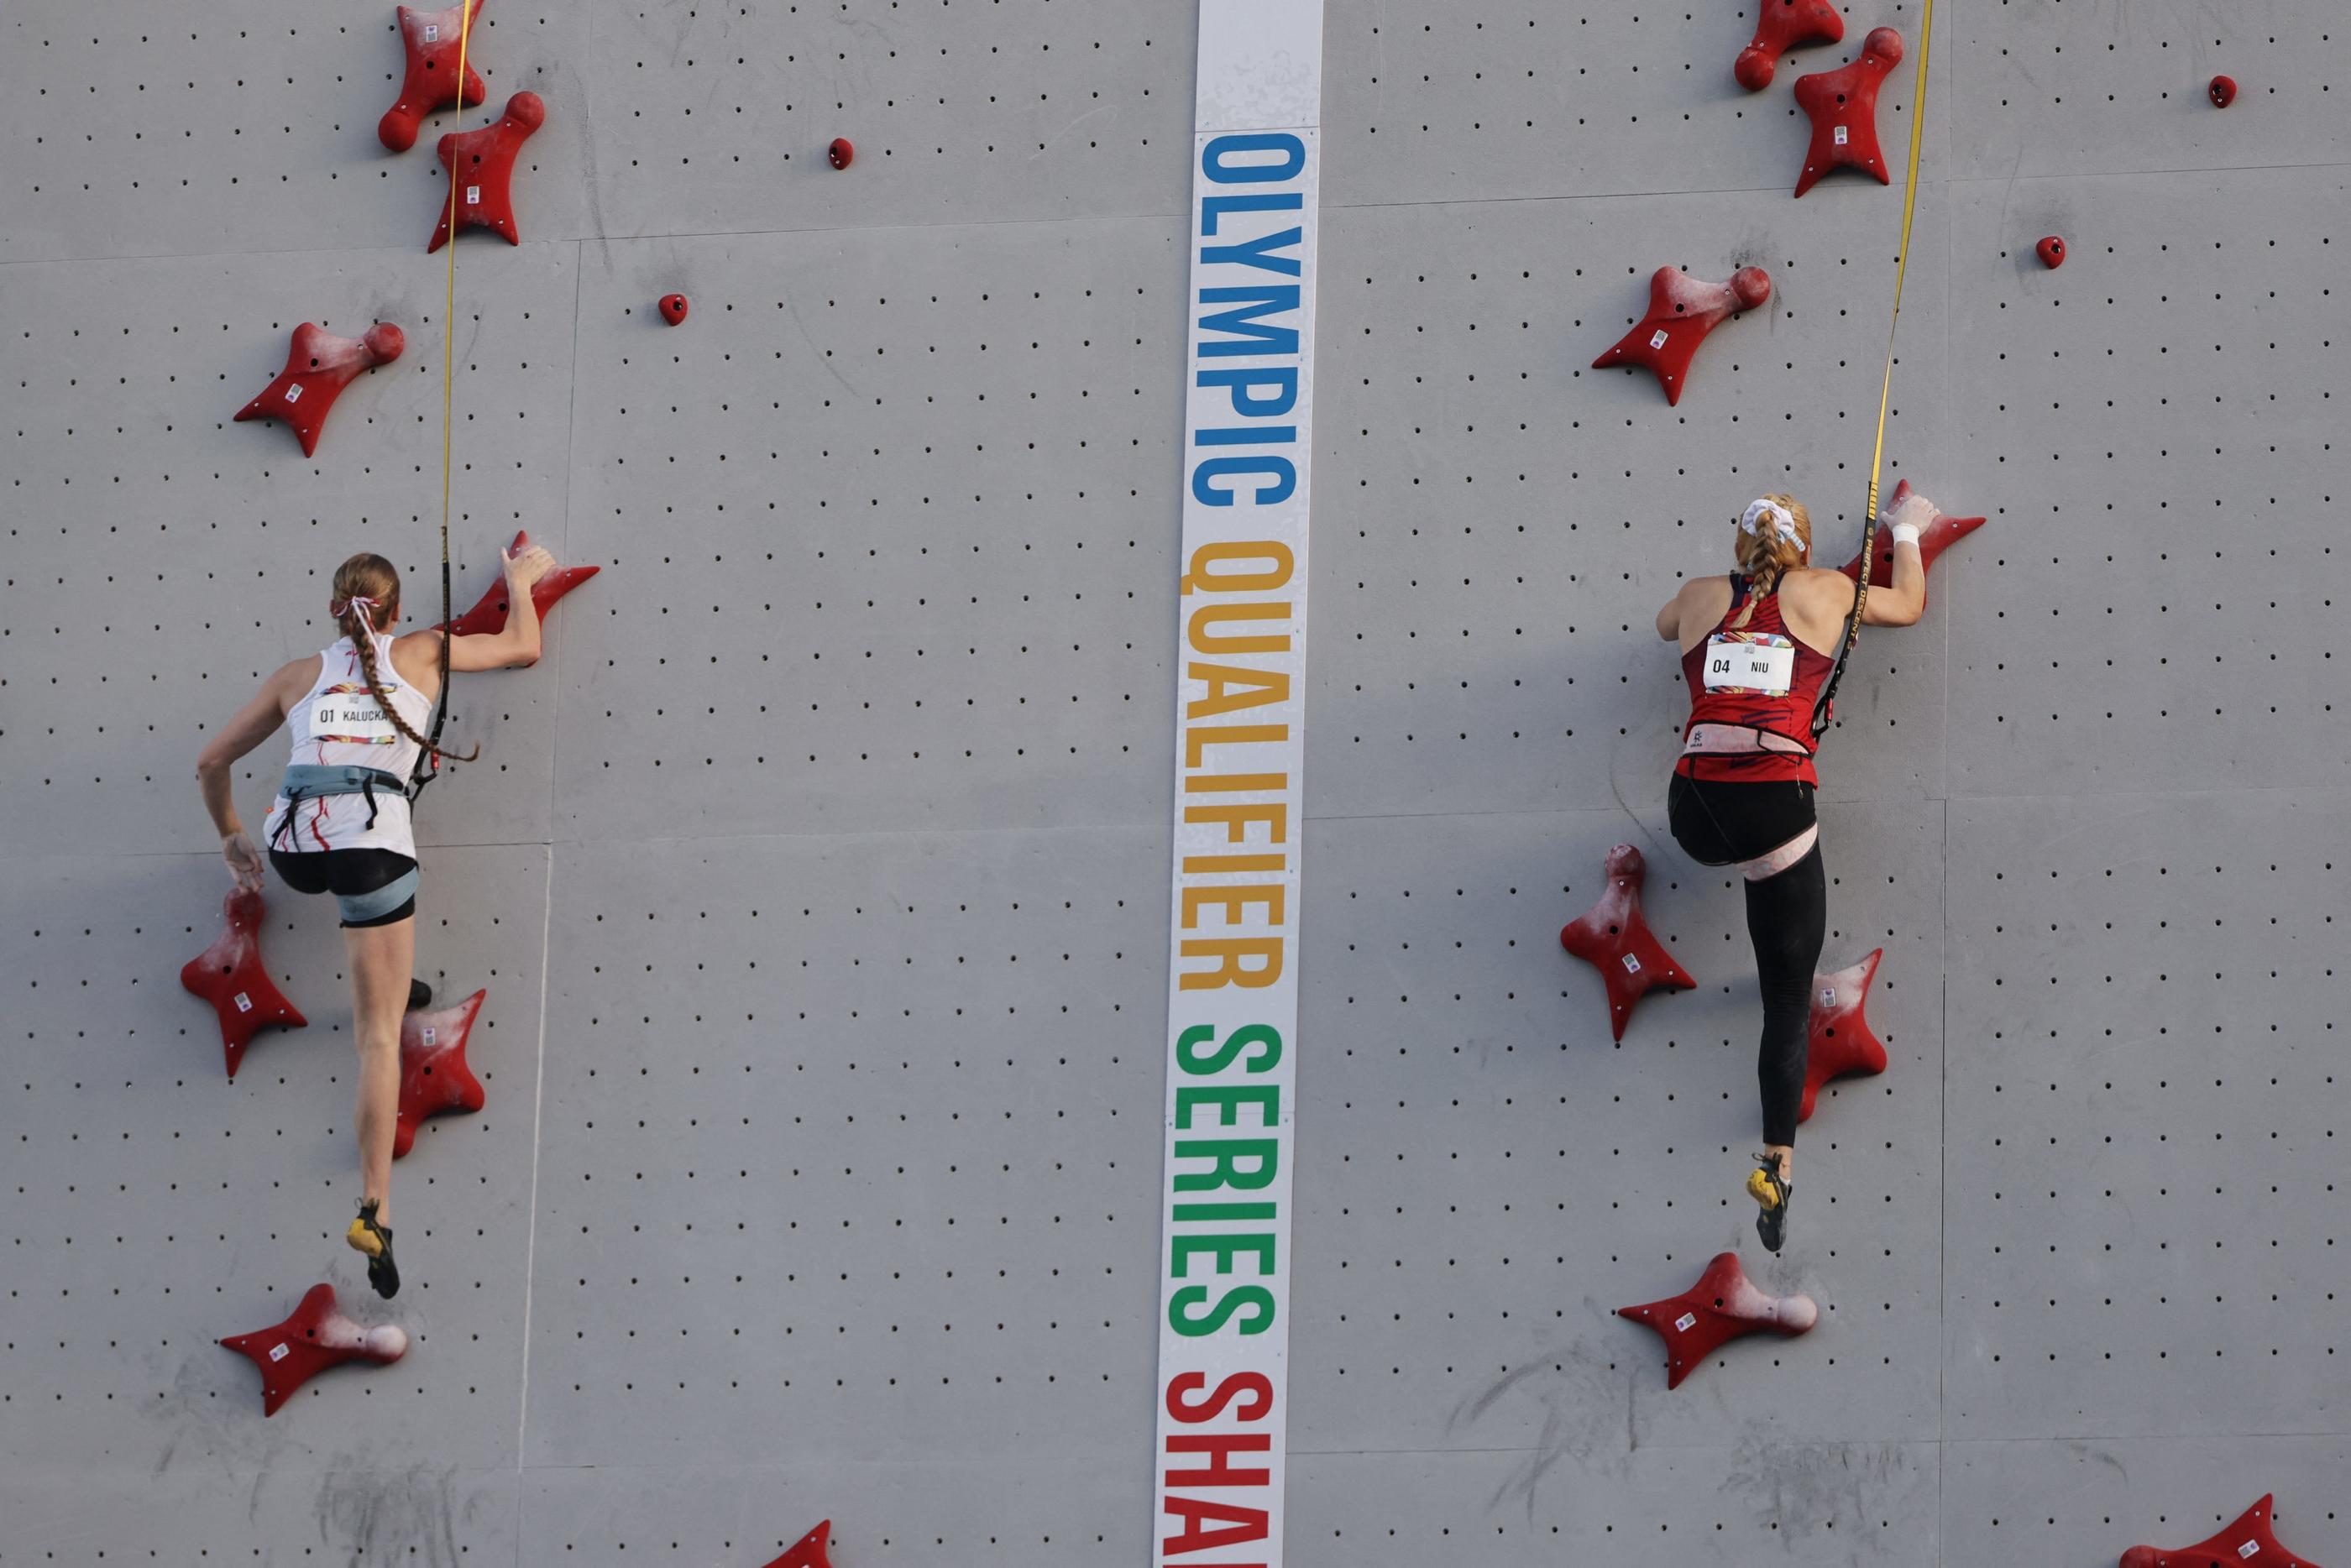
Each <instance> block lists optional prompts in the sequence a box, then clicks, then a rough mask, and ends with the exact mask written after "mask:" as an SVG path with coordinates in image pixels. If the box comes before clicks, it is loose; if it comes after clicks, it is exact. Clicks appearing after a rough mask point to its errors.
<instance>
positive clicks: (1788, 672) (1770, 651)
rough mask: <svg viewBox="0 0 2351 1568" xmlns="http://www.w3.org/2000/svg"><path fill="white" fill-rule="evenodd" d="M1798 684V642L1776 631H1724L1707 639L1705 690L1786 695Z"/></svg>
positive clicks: (1750, 694) (1738, 693)
mask: <svg viewBox="0 0 2351 1568" xmlns="http://www.w3.org/2000/svg"><path fill="white" fill-rule="evenodd" d="M1795 683H1796V645H1795V642H1794V641H1793V639H1789V638H1785V637H1782V636H1781V635H1779V634H1778V633H1777V632H1769V631H1759V632H1749V633H1745V634H1741V633H1737V632H1723V633H1718V634H1717V635H1715V636H1713V637H1710V638H1708V639H1707V642H1706V689H1707V690H1708V691H1720V692H1723V693H1725V694H1726V695H1730V696H1754V697H1785V696H1786V695H1787V694H1788V692H1789V691H1790V690H1792V688H1793V687H1794V685H1795Z"/></svg>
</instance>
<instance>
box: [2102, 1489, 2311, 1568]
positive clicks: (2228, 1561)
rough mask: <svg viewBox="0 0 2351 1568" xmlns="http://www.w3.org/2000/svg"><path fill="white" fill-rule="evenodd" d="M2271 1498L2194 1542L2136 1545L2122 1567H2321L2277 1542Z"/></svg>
mask: <svg viewBox="0 0 2351 1568" xmlns="http://www.w3.org/2000/svg"><path fill="white" fill-rule="evenodd" d="M2271 1501H2272V1499H2271V1498H2267V1497H2265V1498H2263V1499H2262V1501H2259V1502H2257V1503H2255V1504H2253V1506H2252V1507H2251V1508H2249V1509H2247V1510H2245V1511H2244V1512H2242V1513H2241V1514H2239V1515H2238V1516H2237V1521H2236V1522H2235V1523H2233V1524H2231V1525H2230V1526H2229V1528H2228V1529H2226V1530H2224V1531H2222V1532H2220V1534H2218V1535H2215V1536H2211V1537H2210V1538H2209V1539H2206V1540H2203V1541H2199V1542H2197V1543H2196V1544H2195V1545H2193V1546H2182V1547H2180V1548H2179V1549H2178V1550H2177V1551H2173V1552H2158V1551H2157V1550H2156V1549H2155V1548H2154V1547H2152V1546H2134V1547H2132V1548H2131V1549H2130V1550H2129V1551H2128V1552H2124V1553H2123V1562H2122V1568H2318V1564H2317V1563H2313V1562H2312V1561H2311V1560H2310V1559H2309V1558H2307V1557H2297V1556H2295V1555H2294V1553H2293V1552H2288V1551H2287V1550H2286V1549H2285V1548H2284V1547H2283V1546H2280V1545H2279V1544H2278V1538H2277V1537H2276V1536H2275V1535H2273V1534H2272V1533H2271V1532H2270V1504H2271Z"/></svg>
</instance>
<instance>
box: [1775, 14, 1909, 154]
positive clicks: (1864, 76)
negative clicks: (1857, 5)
mask: <svg viewBox="0 0 2351 1568" xmlns="http://www.w3.org/2000/svg"><path fill="white" fill-rule="evenodd" d="M1901 63H1902V35H1901V34H1899V33H1897V32H1896V31H1895V30H1894V29H1893V28H1891V27H1872V28H1871V29H1870V30H1869V36H1867V37H1866V38H1864V39H1863V40H1862V41H1861V58H1859V59H1857V60H1855V61H1854V62H1853V64H1851V65H1849V66H1840V67H1837V68H1836V69H1835V70H1833V71H1823V72H1821V73H1820V74H1819V75H1817V76H1809V77H1798V78H1796V107H1797V108H1798V109H1802V110H1803V111H1804V113H1805V114H1806V115H1808V116H1809V117H1811V119H1812V122H1813V144H1812V146H1811V147H1810V148H1808V149H1807V150H1806V151H1805V152H1804V172H1803V173H1802V176H1800V177H1799V178H1798V179H1797V181H1796V194H1797V195H1799V196H1801V195H1802V194H1803V193H1804V192H1807V191H1809V190H1811V189H1812V188H1813V186H1814V185H1815V184H1817V183H1818V182H1819V181H1820V178H1821V176H1822V175H1823V174H1825V173H1827V172H1828V171H1830V170H1832V169H1836V168H1840V167H1847V168H1854V169H1860V170H1864V171H1867V172H1868V173H1869V174H1871V175H1872V176H1874V177H1875V178H1876V181H1877V182H1878V183H1879V184H1881V185H1885V184H1890V183H1891V182H1893V178H1894V176H1893V175H1892V173H1891V172H1890V171H1888V170H1887V169H1886V159H1885V156H1884V155H1883V154H1882V153H1880V152H1879V151H1877V89H1878V88H1879V87H1881V86H1883V85H1884V83H1885V81H1886V73H1887V72H1889V71H1891V70H1893V68H1894V67H1896V66H1898V65H1900V64H1901Z"/></svg>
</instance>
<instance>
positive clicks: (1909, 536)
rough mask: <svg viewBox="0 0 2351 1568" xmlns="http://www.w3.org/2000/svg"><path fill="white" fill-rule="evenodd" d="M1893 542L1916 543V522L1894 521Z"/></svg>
mask: <svg viewBox="0 0 2351 1568" xmlns="http://www.w3.org/2000/svg"><path fill="white" fill-rule="evenodd" d="M1894 542H1895V543H1896V544H1897V545H1915V544H1917V542H1918V524H1916V523H1896V524H1894Z"/></svg>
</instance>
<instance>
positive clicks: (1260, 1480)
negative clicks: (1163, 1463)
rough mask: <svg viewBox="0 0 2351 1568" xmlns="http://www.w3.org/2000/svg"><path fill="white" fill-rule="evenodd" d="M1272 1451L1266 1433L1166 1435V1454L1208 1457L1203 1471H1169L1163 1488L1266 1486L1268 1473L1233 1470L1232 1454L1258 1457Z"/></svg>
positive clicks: (1178, 1433) (1269, 1473)
mask: <svg viewBox="0 0 2351 1568" xmlns="http://www.w3.org/2000/svg"><path fill="white" fill-rule="evenodd" d="M1272 1448H1273V1434H1272V1433H1270V1432H1174V1433H1170V1434H1169V1435H1168V1438H1167V1451H1168V1452H1169V1453H1170V1454H1207V1455H1209V1456H1211V1458H1210V1459H1209V1462H1208V1468H1207V1469H1204V1470H1169V1471H1168V1472H1167V1484H1168V1486H1169V1487H1170V1488H1174V1487H1179V1486H1270V1485H1271V1484H1272V1482H1273V1472H1272V1471H1271V1470H1237V1469H1232V1468H1231V1460H1232V1457H1233V1455H1234V1454H1235V1453H1247V1454H1262V1453H1266V1452H1269V1451H1270V1449H1272Z"/></svg>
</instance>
